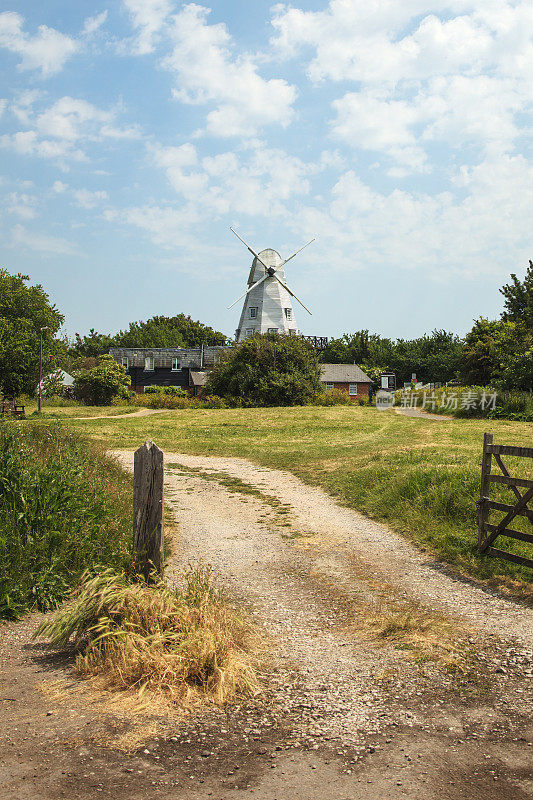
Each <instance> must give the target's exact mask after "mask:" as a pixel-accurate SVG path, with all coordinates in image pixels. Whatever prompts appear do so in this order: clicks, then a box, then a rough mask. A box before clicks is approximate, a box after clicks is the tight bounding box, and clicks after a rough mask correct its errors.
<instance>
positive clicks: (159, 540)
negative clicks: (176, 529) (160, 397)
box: [133, 441, 163, 580]
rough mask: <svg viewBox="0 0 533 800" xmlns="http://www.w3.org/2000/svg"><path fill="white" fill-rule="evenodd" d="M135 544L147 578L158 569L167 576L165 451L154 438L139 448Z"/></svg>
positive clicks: (140, 564) (137, 457)
mask: <svg viewBox="0 0 533 800" xmlns="http://www.w3.org/2000/svg"><path fill="white" fill-rule="evenodd" d="M133 547H134V549H135V551H136V553H137V559H138V561H137V568H138V570H139V572H140V573H141V574H142V575H144V577H145V579H146V580H149V577H150V572H151V571H152V570H154V569H155V570H156V572H158V573H159V574H160V575H161V576H162V575H163V451H162V450H160V449H159V447H157V446H156V445H155V444H154V443H153V442H152V441H148V442H145V443H144V444H143V446H142V447H139V449H138V450H136V451H135V457H134V472H133Z"/></svg>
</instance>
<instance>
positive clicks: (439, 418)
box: [394, 406, 455, 422]
mask: <svg viewBox="0 0 533 800" xmlns="http://www.w3.org/2000/svg"><path fill="white" fill-rule="evenodd" d="M394 411H395V412H396V414H402V415H403V416H404V417H416V419H430V420H433V421H434V422H450V421H451V420H454V419H455V417H446V416H445V415H444V414H430V413H428V412H426V411H423V410H422V409H421V408H409V407H406V408H403V407H402V406H398V407H397V408H395V409H394Z"/></svg>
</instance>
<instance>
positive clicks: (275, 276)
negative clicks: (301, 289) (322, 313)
mask: <svg viewBox="0 0 533 800" xmlns="http://www.w3.org/2000/svg"><path fill="white" fill-rule="evenodd" d="M272 277H273V278H275V279H276V280H277V282H278V283H281V285H282V286H283V288H284V289H286V290H287V291H288V293H289V294H290V295H291V296H292V297H294V299H295V300H298V302H299V303H300V305H301V306H302V308H305V310H306V311H307V313H308V314H311V316H313V314H312V312H311V311H309V309H308V308H307V306H304V304H303V303H302V301H301V300H300V298H299V297H296V295H295V294H294V292H291V290H290V289H289V287H288V286H286V285H285V284H284V283H283V281H280V279H279V278H278V276H277V275H273V276H272Z"/></svg>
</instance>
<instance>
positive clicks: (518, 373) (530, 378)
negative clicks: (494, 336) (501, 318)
mask: <svg viewBox="0 0 533 800" xmlns="http://www.w3.org/2000/svg"><path fill="white" fill-rule="evenodd" d="M501 325H502V327H501V329H500V335H499V337H498V340H497V342H496V348H497V353H498V367H497V369H496V370H495V372H494V375H493V378H494V379H495V380H494V381H493V382H494V384H495V385H497V386H499V387H501V388H502V389H511V390H513V389H521V390H525V391H531V390H532V389H533V330H528V329H527V328H526V326H525V325H522V324H520V323H516V322H502V323H501Z"/></svg>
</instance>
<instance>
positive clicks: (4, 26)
mask: <svg viewBox="0 0 533 800" xmlns="http://www.w3.org/2000/svg"><path fill="white" fill-rule="evenodd" d="M23 26H24V19H23V17H21V16H20V14H17V13H16V12H15V11H5V12H4V13H2V14H0V47H5V48H6V49H7V50H10V51H11V52H12V53H17V54H18V55H20V56H21V57H22V60H21V62H20V64H19V69H21V70H32V69H39V70H41V73H42V75H43V77H48V76H49V75H54V74H55V73H56V72H59V71H60V70H61V69H62V68H63V66H64V65H65V62H66V61H67V60H68V59H69V58H70V57H71V56H72V55H73V54H74V53H75V52H76V50H77V49H78V45H77V43H76V42H75V40H74V39H72V38H71V37H70V36H66V35H65V34H63V33H60V32H59V31H57V30H55V29H54V28H48V27H47V26H46V25H40V26H39V29H38V33H37V34H36V35H35V36H30V35H29V34H28V33H26V32H25V31H24V30H23Z"/></svg>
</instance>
